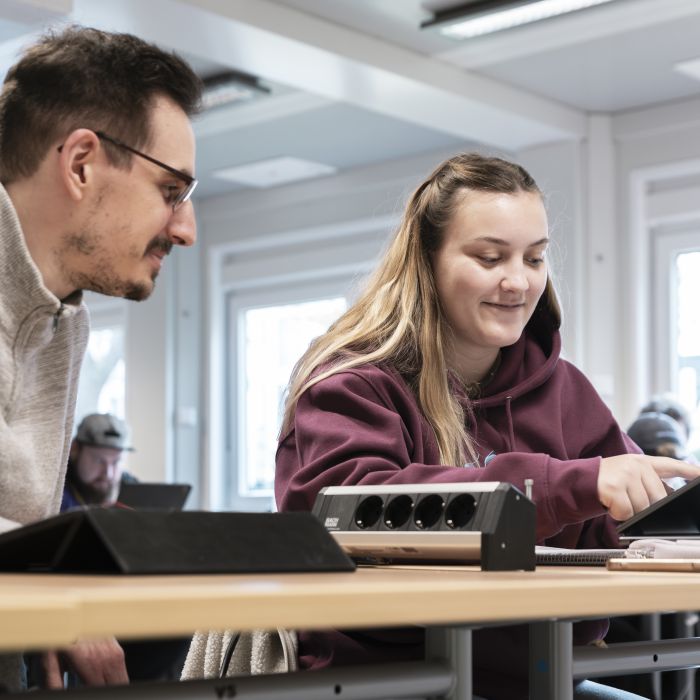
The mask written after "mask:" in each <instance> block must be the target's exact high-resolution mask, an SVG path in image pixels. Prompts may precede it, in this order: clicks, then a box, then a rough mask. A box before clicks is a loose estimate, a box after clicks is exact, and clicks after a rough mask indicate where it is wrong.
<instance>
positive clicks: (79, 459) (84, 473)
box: [61, 413, 136, 511]
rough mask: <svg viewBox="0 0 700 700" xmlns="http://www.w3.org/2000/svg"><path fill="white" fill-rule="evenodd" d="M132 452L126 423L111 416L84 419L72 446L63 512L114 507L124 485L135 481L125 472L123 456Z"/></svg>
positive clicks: (64, 492) (94, 414)
mask: <svg viewBox="0 0 700 700" xmlns="http://www.w3.org/2000/svg"><path fill="white" fill-rule="evenodd" d="M133 449H134V448H133V447H132V446H131V431H130V430H129V427H128V426H127V424H126V423H125V422H124V421H123V420H121V419H120V418H117V417H116V416H112V415H110V414H108V413H91V414H90V415H88V416H85V418H83V420H82V421H80V425H79V426H78V430H77V431H76V434H75V437H74V438H73V442H72V443H71V446H70V454H69V456H68V469H67V471H66V485H65V487H64V489H63V499H62V501H61V511H65V510H68V509H70V508H75V507H78V506H89V505H98V506H111V505H114V504H115V503H116V502H117V496H118V495H119V487H120V485H121V483H122V481H131V482H133V481H136V479H135V478H134V477H133V476H132V475H131V474H129V473H128V472H126V471H124V457H125V454H124V453H125V452H131V451H133Z"/></svg>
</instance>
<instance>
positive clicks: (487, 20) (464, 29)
mask: <svg viewBox="0 0 700 700" xmlns="http://www.w3.org/2000/svg"><path fill="white" fill-rule="evenodd" d="M608 2H613V0H535V1H534V2H533V1H532V0H510V1H509V0H481V1H479V0H476V2H472V3H470V4H468V5H464V6H463V7H460V8H451V9H448V10H444V11H443V12H436V13H435V16H434V17H433V19H432V20H429V21H428V22H424V23H423V24H422V25H421V27H422V28H432V27H434V28H435V29H437V30H438V31H439V32H440V34H443V35H445V36H448V37H450V38H452V39H469V38H472V37H475V36H481V35H483V34H492V33H494V32H500V31H502V30H504V29H511V28H513V27H518V26H520V25H523V24H530V23H531V22H538V21H540V20H543V19H549V18H550V17H556V16H557V15H563V14H566V13H568V12H575V11H576V10H583V9H585V8H587V7H593V6H594V5H602V4H604V3H608Z"/></svg>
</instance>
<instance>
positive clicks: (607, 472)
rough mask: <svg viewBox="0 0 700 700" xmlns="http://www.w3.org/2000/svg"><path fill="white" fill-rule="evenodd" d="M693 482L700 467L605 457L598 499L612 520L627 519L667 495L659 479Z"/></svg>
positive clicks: (636, 457) (650, 459)
mask: <svg viewBox="0 0 700 700" xmlns="http://www.w3.org/2000/svg"><path fill="white" fill-rule="evenodd" d="M674 476H681V477H683V478H684V479H688V480H691V479H695V478H697V477H698V476H700V467H699V466H697V465H694V464H688V463H687V462H681V461H680V460H677V459H671V458H670V457H651V456H649V455H635V454H629V455H618V456H617V457H604V458H603V459H602V460H601V461H600V471H599V472H598V499H599V500H600V502H601V503H602V504H603V505H604V506H605V507H606V508H607V509H608V512H609V513H610V516H611V517H613V518H615V520H627V518H631V517H632V516H633V515H634V514H635V513H638V512H639V511H640V510H644V508H646V507H648V506H649V505H651V504H652V503H654V502H655V501H658V500H659V499H661V498H663V497H664V496H665V495H666V487H665V486H664V482H663V481H662V479H667V478H670V477H674Z"/></svg>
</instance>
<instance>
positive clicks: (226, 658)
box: [219, 632, 241, 678]
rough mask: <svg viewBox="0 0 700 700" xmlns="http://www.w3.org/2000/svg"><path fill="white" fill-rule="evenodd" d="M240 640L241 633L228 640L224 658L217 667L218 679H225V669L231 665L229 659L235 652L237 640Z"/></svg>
mask: <svg viewBox="0 0 700 700" xmlns="http://www.w3.org/2000/svg"><path fill="white" fill-rule="evenodd" d="M240 638H241V633H240V632H236V633H235V634H234V635H233V636H232V637H231V639H229V640H228V645H227V646H226V652H225V653H224V658H223V659H222V661H221V666H220V667H219V678H226V669H227V668H228V665H229V664H230V663H231V657H232V656H233V652H234V651H236V645H237V644H238V640H239V639H240Z"/></svg>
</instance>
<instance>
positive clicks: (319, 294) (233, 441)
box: [221, 275, 354, 512]
mask: <svg viewBox="0 0 700 700" xmlns="http://www.w3.org/2000/svg"><path fill="white" fill-rule="evenodd" d="M353 281H354V276H353V275H344V276H341V277H334V278H333V279H320V280H313V281H305V282H302V281H299V282H296V283H294V284H284V285H270V286H268V287H265V288H258V289H255V290H229V291H228V292H227V293H226V295H225V302H224V305H225V309H226V330H225V338H226V353H225V354H226V357H227V358H228V362H227V363H226V379H225V381H226V392H225V419H224V421H225V428H226V429H225V434H224V444H223V445H222V449H223V451H224V464H225V465H226V468H225V469H224V473H223V474H222V475H221V487H222V490H223V492H224V494H222V496H223V497H222V499H221V500H222V505H223V506H224V507H225V508H230V509H232V510H247V511H254V512H260V511H266V510H274V509H275V505H274V494H269V495H264V494H261V495H247V496H246V495H241V494H240V493H239V484H240V480H241V476H242V474H241V472H242V469H243V465H242V462H241V457H242V454H241V451H242V449H243V444H244V441H243V440H242V439H240V436H241V435H242V434H243V432H244V429H245V423H244V421H245V416H244V411H243V408H244V406H245V394H244V393H243V392H242V391H240V387H241V378H242V377H243V374H244V371H245V368H244V367H243V365H242V360H243V357H244V349H243V346H244V342H245V338H244V332H243V327H242V324H243V314H244V313H245V312H246V311H248V310H250V309H259V308H265V307H268V306H282V305H284V304H298V303H303V302H310V301H317V300H320V299H329V298H337V297H345V299H346V300H348V303H349V302H350V290H351V287H352V283H353Z"/></svg>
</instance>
